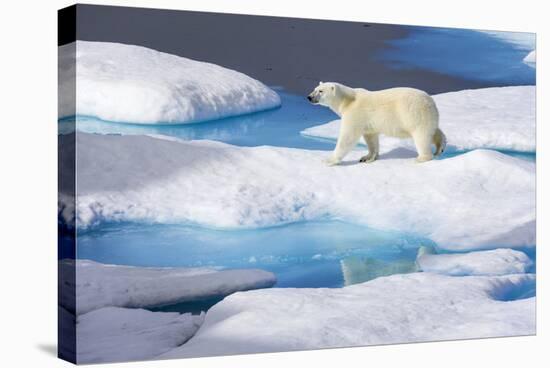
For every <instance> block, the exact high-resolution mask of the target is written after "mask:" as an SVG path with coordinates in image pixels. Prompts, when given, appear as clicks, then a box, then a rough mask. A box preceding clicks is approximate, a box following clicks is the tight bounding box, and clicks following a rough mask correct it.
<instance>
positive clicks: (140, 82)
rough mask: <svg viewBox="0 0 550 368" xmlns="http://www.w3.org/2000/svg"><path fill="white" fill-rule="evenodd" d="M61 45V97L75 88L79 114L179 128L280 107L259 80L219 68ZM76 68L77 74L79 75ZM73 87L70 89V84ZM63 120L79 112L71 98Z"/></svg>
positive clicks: (146, 52) (136, 52)
mask: <svg viewBox="0 0 550 368" xmlns="http://www.w3.org/2000/svg"><path fill="white" fill-rule="evenodd" d="M74 49H75V46H74V44H68V45H64V46H61V47H60V50H59V59H60V67H59V74H60V86H59V88H60V93H65V94H68V95H72V94H71V93H68V91H69V90H70V89H71V88H72V87H73V88H74V76H75V73H76V81H77V83H76V114H77V115H85V116H95V117H98V118H100V119H103V120H108V121H116V122H131V123H134V124H135V123H138V124H139V123H142V124H155V123H163V124H181V123H193V122H200V121H205V120H212V119H218V118H223V117H228V116H235V115H241V114H246V113H250V112H255V111H260V110H265V109H269V108H273V107H276V106H279V105H280V99H279V96H278V95H277V93H275V92H274V91H273V90H271V89H270V88H268V87H266V86H265V85H264V84H262V83H261V82H259V81H257V80H255V79H252V78H250V77H248V76H246V75H244V74H242V73H239V72H237V71H234V70H230V69H226V68H223V67H221V66H218V65H215V64H210V63H205V62H200V61H195V60H191V59H187V58H184V57H179V56H175V55H170V54H166V53H163V52H158V51H155V50H152V49H148V48H145V47H141V46H133V45H124V44H119V43H107V42H87V41H77V43H76V55H75V52H74ZM75 67H76V72H75ZM71 84H72V85H71ZM66 102H67V103H66V104H64V105H63V104H62V105H60V112H59V114H60V117H66V116H72V115H74V114H75V111H74V105H73V104H74V102H72V101H71V100H70V99H69V98H68V99H66Z"/></svg>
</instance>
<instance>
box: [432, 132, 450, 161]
mask: <svg viewBox="0 0 550 368" xmlns="http://www.w3.org/2000/svg"><path fill="white" fill-rule="evenodd" d="M433 144H435V156H439V155H441V154H442V153H443V152H444V151H445V147H447V137H446V136H445V134H444V133H443V131H442V130H441V129H439V128H437V130H436V131H435V133H434V137H433Z"/></svg>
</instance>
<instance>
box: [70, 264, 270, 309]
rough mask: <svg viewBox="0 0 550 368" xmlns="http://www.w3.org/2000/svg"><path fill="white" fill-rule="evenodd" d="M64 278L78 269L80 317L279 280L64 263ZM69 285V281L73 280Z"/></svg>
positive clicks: (254, 272) (251, 272)
mask: <svg viewBox="0 0 550 368" xmlns="http://www.w3.org/2000/svg"><path fill="white" fill-rule="evenodd" d="M60 262H61V267H62V272H64V273H65V274H66V277H65V278H64V279H65V280H74V278H71V277H70V276H69V273H71V272H74V270H75V269H76V308H75V306H74V305H71V301H70V300H62V301H61V303H62V305H63V306H64V307H65V308H66V309H67V310H69V311H74V310H75V309H76V314H77V315H81V314H84V313H87V312H89V311H92V310H95V309H99V308H102V307H107V306H114V307H130V308H141V307H150V306H157V305H163V304H173V303H177V302H184V301H191V300H196V299H201V298H207V297H211V296H225V295H228V294H231V293H233V292H236V291H240V290H249V289H255V288H262V287H270V286H272V285H273V284H275V282H276V280H275V276H274V275H273V274H272V273H270V272H266V271H262V270H258V269H247V270H216V269H212V268H207V267H203V268H152V267H131V266H119V265H106V264H101V263H96V262H92V261H88V260H78V261H76V267H75V265H74V261H72V260H62V261H60ZM69 282H70V281H69Z"/></svg>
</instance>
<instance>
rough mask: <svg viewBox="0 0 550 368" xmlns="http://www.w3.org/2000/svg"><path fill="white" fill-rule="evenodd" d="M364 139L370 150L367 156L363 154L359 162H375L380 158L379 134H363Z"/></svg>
mask: <svg viewBox="0 0 550 368" xmlns="http://www.w3.org/2000/svg"><path fill="white" fill-rule="evenodd" d="M363 139H364V140H365V143H366V144H367V147H368V149H369V152H368V153H367V155H366V156H363V157H361V158H360V159H359V162H365V163H369V162H373V161H375V160H376V159H377V158H378V153H379V151H380V144H379V140H378V134H363Z"/></svg>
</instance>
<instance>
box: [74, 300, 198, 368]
mask: <svg viewBox="0 0 550 368" xmlns="http://www.w3.org/2000/svg"><path fill="white" fill-rule="evenodd" d="M203 318H204V315H198V316H197V315H191V314H189V313H185V314H179V313H162V312H150V311H147V310H143V309H128V308H116V307H107V308H101V309H97V310H94V311H92V312H89V313H86V314H83V315H80V316H79V317H78V324H77V340H76V341H77V342H76V346H77V349H78V354H77V359H78V363H81V364H88V363H104V362H117V361H131V360H143V359H151V358H153V357H155V356H157V355H159V354H162V353H164V352H167V351H169V350H170V349H173V348H175V347H177V346H180V345H181V344H183V343H185V342H186V341H187V340H188V339H189V338H190V337H191V336H193V334H195V332H196V331H197V329H198V328H199V326H200V325H201V323H202V321H203Z"/></svg>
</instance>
